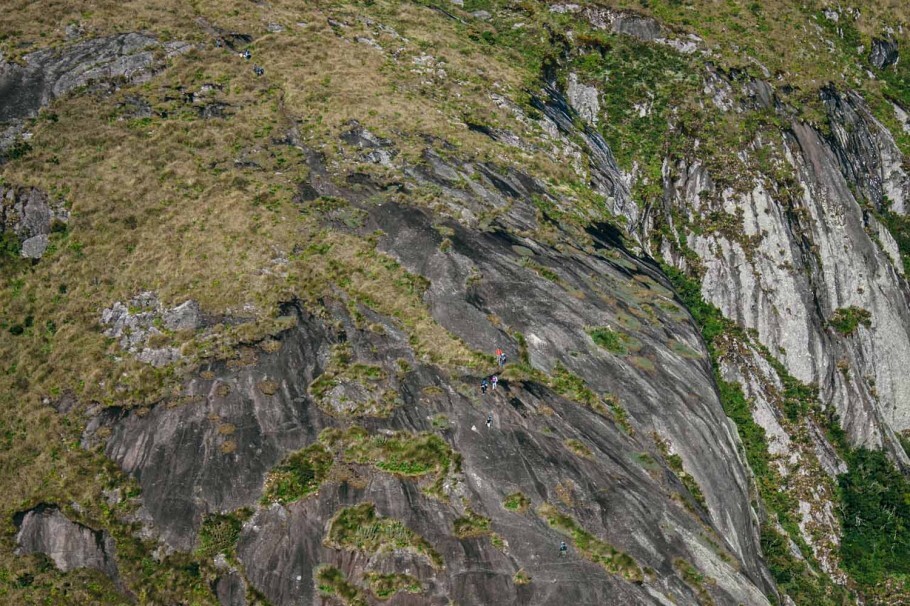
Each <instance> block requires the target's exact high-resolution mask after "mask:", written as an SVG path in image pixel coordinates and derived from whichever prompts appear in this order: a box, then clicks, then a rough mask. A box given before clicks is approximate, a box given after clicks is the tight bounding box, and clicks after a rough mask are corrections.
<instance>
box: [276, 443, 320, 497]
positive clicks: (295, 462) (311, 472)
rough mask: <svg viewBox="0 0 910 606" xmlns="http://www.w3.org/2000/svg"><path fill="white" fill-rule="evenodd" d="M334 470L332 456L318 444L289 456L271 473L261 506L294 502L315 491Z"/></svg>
mask: <svg viewBox="0 0 910 606" xmlns="http://www.w3.org/2000/svg"><path fill="white" fill-rule="evenodd" d="M331 468H332V454H331V453H330V452H329V451H328V450H326V448H325V447H324V446H323V445H322V444H319V443H317V444H311V445H310V446H307V447H306V448H304V449H303V450H299V451H297V452H295V453H293V454H290V455H288V456H287V457H286V458H285V460H284V461H283V462H282V463H281V464H280V465H278V466H277V467H275V468H274V469H272V471H270V472H269V475H268V477H267V478H266V481H265V487H264V488H263V494H262V503H263V504H267V503H272V502H278V503H282V504H286V503H293V502H294V501H298V500H300V499H302V498H304V497H306V496H307V495H310V494H312V493H314V492H316V491H317V490H319V487H320V486H321V485H322V482H323V481H324V480H325V479H326V477H327V476H328V474H329V470H331Z"/></svg>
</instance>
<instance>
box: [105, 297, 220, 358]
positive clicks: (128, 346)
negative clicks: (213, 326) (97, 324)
mask: <svg viewBox="0 0 910 606" xmlns="http://www.w3.org/2000/svg"><path fill="white" fill-rule="evenodd" d="M101 325H102V326H105V327H106V328H105V330H104V335H105V336H107V337H110V338H112V339H117V340H118V342H119V345H120V348H121V349H123V350H124V351H127V352H129V353H131V354H133V355H134V356H136V359H138V360H139V361H141V362H145V363H146V364H151V365H152V366H156V367H161V366H166V365H168V364H172V363H174V362H176V361H178V360H180V359H181V357H182V356H181V354H180V351H179V350H178V349H177V348H176V347H173V346H164V347H161V346H152V345H149V342H150V340H151V339H153V338H155V337H161V336H163V335H165V334H166V333H165V332H163V331H162V330H161V329H162V328H163V329H164V330H165V331H169V332H177V331H193V330H196V329H197V328H200V327H201V326H202V325H203V317H202V312H201V310H200V309H199V304H198V303H196V302H195V301H193V300H189V301H184V302H183V303H181V304H180V305H178V306H176V307H173V308H170V309H168V308H165V307H164V305H162V304H161V303H160V302H159V301H158V296H157V295H156V294H155V293H153V292H148V291H147V292H142V293H139V294H138V295H136V296H135V297H133V298H132V299H131V300H130V301H129V304H128V305H126V304H124V303H121V302H120V301H117V302H116V303H114V304H113V305H111V306H110V307H109V308H107V309H105V310H104V311H103V312H102V313H101Z"/></svg>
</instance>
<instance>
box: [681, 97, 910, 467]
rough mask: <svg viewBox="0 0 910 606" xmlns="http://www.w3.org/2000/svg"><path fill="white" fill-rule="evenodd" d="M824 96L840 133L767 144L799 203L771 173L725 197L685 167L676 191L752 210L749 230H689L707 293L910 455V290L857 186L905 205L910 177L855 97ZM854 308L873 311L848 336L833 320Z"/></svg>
mask: <svg viewBox="0 0 910 606" xmlns="http://www.w3.org/2000/svg"><path fill="white" fill-rule="evenodd" d="M823 99H824V100H825V103H826V105H827V107H828V108H829V112H830V117H831V122H832V137H831V139H828V140H826V139H824V138H823V137H821V136H820V135H819V134H818V133H817V132H816V131H815V130H814V129H812V128H810V127H808V126H806V125H803V124H799V123H794V124H793V125H792V130H791V134H790V135H787V136H786V137H785V138H784V139H783V140H782V141H779V142H771V143H768V145H779V146H781V147H782V148H783V150H784V153H785V155H786V158H787V161H788V162H789V163H790V165H791V167H792V170H793V171H794V175H795V178H796V180H797V183H798V189H797V191H798V192H799V193H798V195H797V196H796V199H795V200H794V201H793V202H792V203H793V204H794V205H795V207H791V208H788V207H787V206H785V205H784V204H783V203H782V202H781V200H780V197H779V195H780V194H779V193H775V191H773V190H772V189H770V187H772V185H771V184H769V183H768V182H766V181H764V180H762V179H756V180H755V181H754V183H753V184H752V188H751V191H745V192H734V191H733V190H726V191H723V192H718V191H717V190H716V188H715V187H714V185H713V183H712V180H711V178H710V175H708V174H707V173H706V171H705V170H704V169H703V168H702V167H701V166H700V165H698V164H695V165H691V166H685V165H679V166H677V167H676V168H675V170H674V171H673V172H674V174H676V175H677V177H676V178H675V180H674V181H672V182H668V184H667V196H668V200H669V201H670V203H671V205H672V206H673V207H675V208H677V209H686V210H685V212H687V213H692V212H694V213H696V215H695V216H697V217H699V219H697V220H703V219H704V217H706V216H707V214H708V213H710V212H712V211H720V212H723V213H726V214H728V215H730V216H741V217H742V221H743V226H742V232H741V236H740V237H730V236H728V235H723V234H720V233H716V232H715V233H704V234H694V233H692V234H689V235H691V239H690V240H689V246H690V247H691V248H692V250H694V251H695V252H696V254H697V255H698V257H699V258H700V259H701V262H702V263H703V264H704V268H705V273H704V276H703V279H702V293H703V295H704V297H705V298H706V299H707V300H709V301H710V302H712V303H714V304H715V305H716V306H717V307H719V308H720V309H721V311H722V312H723V313H724V315H726V316H727V317H729V318H732V319H734V320H735V321H736V322H737V323H739V324H741V325H742V326H744V327H747V328H754V329H755V330H757V331H758V338H759V340H760V341H761V343H763V344H764V345H765V346H767V347H768V348H769V349H770V350H771V353H772V354H773V355H775V356H779V357H780V359H781V360H782V361H783V362H784V363H785V365H786V367H787V369H788V370H789V372H790V373H791V374H792V375H793V376H795V377H796V378H798V379H799V380H801V381H803V382H805V383H807V384H817V385H819V387H820V388H821V393H822V398H823V400H824V401H825V402H828V403H831V404H832V405H834V407H835V409H836V410H837V412H838V414H839V415H840V418H841V419H842V422H843V425H844V428H845V429H846V430H847V432H848V434H849V435H850V436H851V438H852V439H853V440H854V441H855V443H857V444H865V445H869V446H872V447H877V446H881V445H884V446H886V447H888V448H890V449H891V450H892V451H893V453H894V455H895V457H896V458H897V459H898V460H900V461H902V462H907V460H906V455H905V454H904V453H903V450H902V449H901V448H900V447H899V446H896V439H895V438H894V434H893V430H901V429H905V428H907V427H910V408H908V407H907V406H906V403H907V402H910V379H908V377H907V375H906V373H902V372H901V371H900V370H899V368H902V367H903V366H904V365H905V364H907V363H908V362H910V334H908V331H907V326H908V321H910V316H908V311H907V310H908V302H910V293H908V290H907V286H906V283H905V282H904V281H903V279H902V278H901V274H902V273H903V271H902V269H901V268H900V262H899V260H898V259H897V254H896V251H895V247H894V246H893V245H889V240H890V239H888V238H886V239H884V244H881V243H879V242H876V241H875V240H873V237H872V235H870V234H874V233H876V232H878V231H879V228H878V227H877V226H876V221H875V219H874V218H868V217H867V213H866V212H864V211H863V210H862V209H861V207H860V205H859V203H858V201H857V198H856V197H855V196H854V193H853V191H852V190H851V185H852V186H853V187H854V188H855V190H857V191H859V192H860V193H861V194H862V195H863V197H864V199H868V200H870V201H875V202H877V203H879V204H881V203H883V201H884V200H885V199H886V197H887V199H888V200H889V201H890V204H891V206H892V208H894V209H896V212H904V208H905V202H906V197H907V183H908V177H907V174H906V173H905V172H904V170H903V167H902V166H901V164H900V162H899V158H900V154H899V152H898V151H897V149H896V146H895V145H894V142H893V140H892V139H891V137H890V135H888V134H887V132H886V131H885V130H884V129H883V128H882V127H881V126H880V125H879V124H878V123H877V122H875V121H874V120H873V119H872V118H871V115H870V114H869V112H868V109H867V108H865V106H864V104H863V103H862V101H861V100H860V99H859V98H858V97H857V96H856V95H852V94H849V93H848V94H846V95H841V94H839V93H837V92H835V91H830V90H829V91H826V92H825V93H824V97H823ZM870 226H871V227H870ZM846 308H858V309H862V310H867V311H868V312H870V313H871V317H872V321H871V324H869V326H868V327H867V326H859V327H858V328H857V329H856V332H855V333H852V334H849V335H842V334H840V333H838V332H837V331H836V330H834V329H832V328H831V326H830V325H829V320H830V319H831V318H832V316H833V315H834V314H835V313H836V312H837V310H839V309H846ZM844 368H848V369H849V372H844Z"/></svg>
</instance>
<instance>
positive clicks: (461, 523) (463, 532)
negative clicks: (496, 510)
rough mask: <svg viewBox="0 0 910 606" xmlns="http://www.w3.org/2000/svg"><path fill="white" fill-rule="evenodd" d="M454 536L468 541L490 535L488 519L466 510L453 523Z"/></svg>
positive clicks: (471, 510)
mask: <svg viewBox="0 0 910 606" xmlns="http://www.w3.org/2000/svg"><path fill="white" fill-rule="evenodd" d="M453 526H454V530H455V536H456V537H458V538H459V539H470V538H474V537H482V536H486V535H489V534H490V518H487V517H485V516H482V515H480V514H479V513H477V512H475V511H474V510H473V509H470V508H468V510H467V511H466V512H465V515H464V516H462V517H460V518H457V519H456V520H455V522H454V523H453Z"/></svg>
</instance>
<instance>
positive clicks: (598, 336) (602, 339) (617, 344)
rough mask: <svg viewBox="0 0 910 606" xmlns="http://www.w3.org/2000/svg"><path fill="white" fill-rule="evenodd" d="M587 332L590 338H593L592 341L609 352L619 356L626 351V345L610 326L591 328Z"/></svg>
mask: <svg viewBox="0 0 910 606" xmlns="http://www.w3.org/2000/svg"><path fill="white" fill-rule="evenodd" d="M588 334H589V335H590V336H591V339H593V340H594V343H596V344H597V345H598V346H600V347H602V348H604V349H606V350H607V351H609V352H610V353H613V354H616V355H620V356H621V355H625V354H626V353H628V350H627V349H626V346H625V344H624V343H623V341H622V339H621V338H620V336H619V334H617V333H616V332H615V331H613V330H612V329H610V328H607V327H604V326H601V327H598V328H593V329H591V330H589V331H588Z"/></svg>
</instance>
